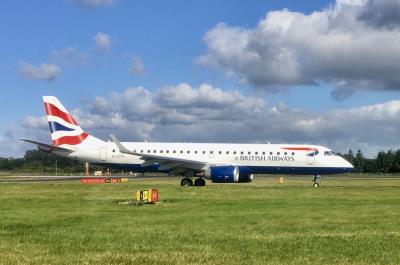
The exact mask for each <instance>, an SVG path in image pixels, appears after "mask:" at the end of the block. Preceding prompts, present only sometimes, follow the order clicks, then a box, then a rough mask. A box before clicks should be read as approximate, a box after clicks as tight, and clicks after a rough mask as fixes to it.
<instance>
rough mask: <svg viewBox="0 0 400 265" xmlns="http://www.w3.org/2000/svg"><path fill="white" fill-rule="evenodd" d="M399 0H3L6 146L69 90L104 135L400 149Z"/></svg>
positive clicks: (70, 99)
mask: <svg viewBox="0 0 400 265" xmlns="http://www.w3.org/2000/svg"><path fill="white" fill-rule="evenodd" d="M399 13H400V2H399V1H398V0H336V1H334V0H331V1H328V0H324V1H323V0H321V1H298V0H291V1H290V0H283V1H282V0H280V1H266V0H264V1H261V0H249V1H228V0H219V1H213V0H203V1H194V0H185V1H183V0H179V1H178V0H165V1H160V0H159V1H155V0H149V1H136V0H43V1H40V3H38V2H35V1H23V0H13V1H11V0H10V1H2V3H1V8H0V43H1V49H0V58H1V60H0V91H1V95H2V98H3V100H2V102H1V104H0V112H1V113H2V115H0V156H3V157H20V156H23V154H24V152H25V150H27V149H31V148H33V147H32V146H31V145H28V144H25V143H22V142H21V141H19V138H28V139H33V140H38V141H42V142H50V133H49V129H48V125H47V122H46V120H45V117H44V109H43V103H42V99H41V97H42V96H44V95H54V96H57V97H58V98H59V99H60V101H61V102H62V103H63V105H64V106H65V107H66V108H67V109H69V110H70V112H71V113H72V114H73V116H74V117H75V119H76V120H78V123H79V124H80V125H81V126H82V127H83V129H84V130H86V131H87V132H89V133H90V134H93V135H96V136H97V137H99V138H102V139H104V140H107V139H109V134H110V133H114V134H115V135H117V136H119V138H121V139H123V140H126V141H128V140H129V141H144V140H147V141H172V142H232V143H238V142H241V143H243V142H244V143H265V142H267V141H269V142H271V143H282V142H284V143H312V144H321V145H325V146H328V147H330V148H332V149H334V150H337V151H339V152H347V150H349V149H354V150H357V149H361V150H362V151H363V152H364V153H365V154H366V155H367V156H369V157H373V156H374V155H375V154H376V152H378V151H380V150H388V149H397V148H400V145H399V141H398V137H397V133H398V131H399V129H400V123H399V117H400V93H399V90H400V45H398V43H400V16H398V14H399Z"/></svg>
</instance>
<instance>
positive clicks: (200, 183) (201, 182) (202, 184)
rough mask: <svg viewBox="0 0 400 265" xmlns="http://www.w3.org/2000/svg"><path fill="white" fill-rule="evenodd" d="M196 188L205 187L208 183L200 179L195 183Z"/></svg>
mask: <svg viewBox="0 0 400 265" xmlns="http://www.w3.org/2000/svg"><path fill="white" fill-rule="evenodd" d="M194 185H195V186H199V187H203V186H205V185H206V181H205V180H204V179H203V178H198V179H196V180H195V181H194Z"/></svg>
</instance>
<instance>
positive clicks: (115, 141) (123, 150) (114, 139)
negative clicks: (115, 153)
mask: <svg viewBox="0 0 400 265" xmlns="http://www.w3.org/2000/svg"><path fill="white" fill-rule="evenodd" d="M110 137H111V139H112V140H113V142H114V143H115V144H116V145H117V147H118V149H119V151H120V152H121V153H124V154H130V155H136V153H134V152H132V151H129V150H128V149H127V148H126V147H125V146H123V145H122V144H121V142H120V141H119V140H118V139H117V137H115V136H114V135H113V134H110Z"/></svg>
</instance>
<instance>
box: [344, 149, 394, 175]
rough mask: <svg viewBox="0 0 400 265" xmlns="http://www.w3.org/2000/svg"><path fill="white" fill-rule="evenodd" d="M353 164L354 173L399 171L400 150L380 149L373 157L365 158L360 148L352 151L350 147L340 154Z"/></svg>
mask: <svg viewBox="0 0 400 265" xmlns="http://www.w3.org/2000/svg"><path fill="white" fill-rule="evenodd" d="M341 156H342V157H344V158H345V159H346V160H347V161H349V162H350V163H351V164H352V165H353V166H354V172H356V173H399V172H400V150H397V151H394V150H389V151H386V152H385V151H380V152H378V154H377V155H376V157H375V158H372V159H371V158H365V157H364V155H363V153H362V152H361V150H357V152H356V153H355V154H354V152H353V151H352V150H351V149H350V150H349V151H348V153H347V154H343V155H341Z"/></svg>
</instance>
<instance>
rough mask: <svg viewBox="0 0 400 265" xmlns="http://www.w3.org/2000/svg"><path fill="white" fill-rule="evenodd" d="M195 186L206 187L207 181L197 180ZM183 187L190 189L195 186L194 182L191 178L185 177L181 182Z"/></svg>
mask: <svg viewBox="0 0 400 265" xmlns="http://www.w3.org/2000/svg"><path fill="white" fill-rule="evenodd" d="M194 185H195V186H198V187H202V186H205V185H206V181H205V180H204V179H203V178H197V179H196V180H195V181H194ZM181 186H183V187H189V186H193V180H192V179H191V178H188V177H185V178H183V179H182V180H181Z"/></svg>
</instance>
